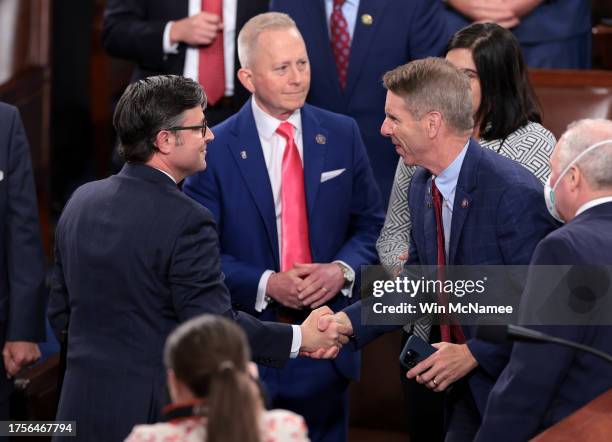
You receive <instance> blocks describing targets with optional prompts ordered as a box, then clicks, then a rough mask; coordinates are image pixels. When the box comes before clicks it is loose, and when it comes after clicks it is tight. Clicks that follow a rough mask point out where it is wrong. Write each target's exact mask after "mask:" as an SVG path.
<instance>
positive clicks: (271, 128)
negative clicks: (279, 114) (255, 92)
mask: <svg viewBox="0 0 612 442" xmlns="http://www.w3.org/2000/svg"><path fill="white" fill-rule="evenodd" d="M251 109H252V110H253V118H254V119H255V126H257V132H258V133H259V136H260V137H261V138H262V139H264V140H266V141H268V142H269V141H271V140H272V136H273V135H274V134H275V133H276V129H278V126H279V125H280V124H281V123H282V121H281V120H279V119H278V118H275V117H273V116H272V115H270V114H268V113H266V112H265V111H264V110H263V109H262V108H261V107H259V105H258V104H257V100H256V99H255V97H252V98H251ZM286 121H288V122H289V123H291V124H292V125H293V128H294V136H295V139H297V138H298V137H299V136H301V133H302V118H301V113H300V109H297V110H296V111H295V112H293V113H292V114H291V116H290V117H289V118H287V120H286Z"/></svg>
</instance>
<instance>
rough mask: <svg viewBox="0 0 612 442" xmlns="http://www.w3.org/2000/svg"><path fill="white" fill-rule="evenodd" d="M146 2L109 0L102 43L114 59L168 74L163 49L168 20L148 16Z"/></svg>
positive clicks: (140, 0) (138, 0)
mask: <svg viewBox="0 0 612 442" xmlns="http://www.w3.org/2000/svg"><path fill="white" fill-rule="evenodd" d="M147 5H148V1H146V0H108V1H107V2H106V8H105V10H104V19H103V24H102V44H103V46H104V48H105V49H106V50H107V51H108V53H109V54H110V55H112V56H114V57H118V58H124V59H127V60H130V61H133V62H135V63H137V64H138V65H139V66H142V67H145V68H147V69H149V70H153V71H165V69H164V66H165V55H164V50H163V35H164V29H165V27H166V24H167V23H168V21H170V19H171V18H170V17H168V19H167V20H160V19H157V20H154V19H151V18H149V16H148V6H147Z"/></svg>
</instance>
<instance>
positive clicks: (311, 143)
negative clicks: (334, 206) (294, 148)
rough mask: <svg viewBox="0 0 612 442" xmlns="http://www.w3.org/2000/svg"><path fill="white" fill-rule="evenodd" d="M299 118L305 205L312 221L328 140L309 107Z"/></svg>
mask: <svg viewBox="0 0 612 442" xmlns="http://www.w3.org/2000/svg"><path fill="white" fill-rule="evenodd" d="M301 117H302V143H303V147H304V186H305V189H306V205H307V208H308V217H309V219H312V217H313V210H314V205H315V200H316V197H317V192H318V190H319V185H320V184H321V173H322V172H323V166H324V163H325V154H326V153H327V142H328V141H329V140H328V132H327V130H325V129H324V128H323V127H322V126H321V124H320V122H319V120H318V119H317V118H316V116H315V115H314V114H313V112H312V107H311V106H309V105H305V106H304V107H303V108H302V110H301Z"/></svg>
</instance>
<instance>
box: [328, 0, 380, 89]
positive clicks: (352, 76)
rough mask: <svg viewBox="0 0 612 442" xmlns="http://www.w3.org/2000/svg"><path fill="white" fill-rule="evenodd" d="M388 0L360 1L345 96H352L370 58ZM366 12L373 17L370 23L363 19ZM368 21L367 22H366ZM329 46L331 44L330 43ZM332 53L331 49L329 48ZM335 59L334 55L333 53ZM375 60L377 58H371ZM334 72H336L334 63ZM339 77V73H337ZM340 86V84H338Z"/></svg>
mask: <svg viewBox="0 0 612 442" xmlns="http://www.w3.org/2000/svg"><path fill="white" fill-rule="evenodd" d="M387 1H388V0H361V1H360V2H359V11H358V13H357V20H356V22H355V29H354V31H353V40H352V42H351V55H350V56H349V65H348V79H347V83H346V88H345V90H344V94H345V96H348V97H350V96H351V95H352V93H353V89H354V88H355V85H356V84H357V80H358V78H359V74H360V72H361V69H362V68H363V66H364V65H365V63H366V61H367V60H368V49H369V47H370V44H371V43H372V41H373V40H374V36H375V35H376V31H377V29H378V27H379V26H382V24H381V22H382V20H381V18H382V14H383V12H384V9H385V7H386V6H387ZM366 14H367V15H369V16H370V17H371V18H372V21H371V23H370V24H367V23H368V21H367V20H363V19H362V18H363V17H366ZM364 22H366V23H364ZM328 46H329V45H328ZM329 52H330V53H331V49H330V50H329ZM332 61H333V55H332ZM370 62H374V63H375V60H370ZM334 72H336V69H335V64H334ZM336 77H337V75H336ZM338 87H340V86H338Z"/></svg>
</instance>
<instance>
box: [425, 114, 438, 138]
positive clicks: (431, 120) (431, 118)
mask: <svg viewBox="0 0 612 442" xmlns="http://www.w3.org/2000/svg"><path fill="white" fill-rule="evenodd" d="M424 120H425V131H426V133H427V136H428V137H429V139H434V138H436V136H438V133H439V132H440V128H441V127H442V114H441V113H440V112H438V111H431V112H428V113H427V115H425V118H424Z"/></svg>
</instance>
